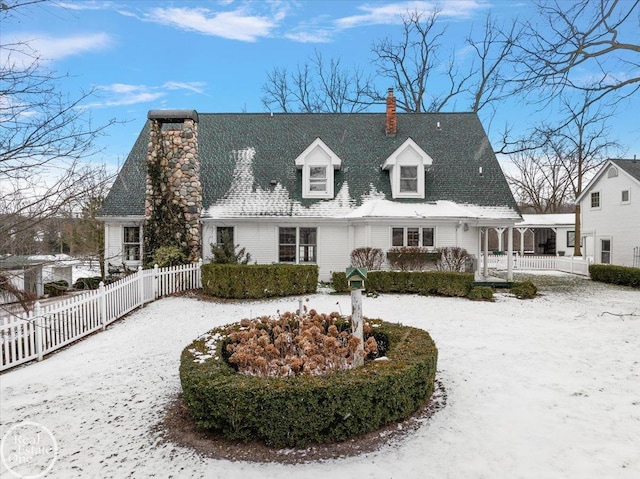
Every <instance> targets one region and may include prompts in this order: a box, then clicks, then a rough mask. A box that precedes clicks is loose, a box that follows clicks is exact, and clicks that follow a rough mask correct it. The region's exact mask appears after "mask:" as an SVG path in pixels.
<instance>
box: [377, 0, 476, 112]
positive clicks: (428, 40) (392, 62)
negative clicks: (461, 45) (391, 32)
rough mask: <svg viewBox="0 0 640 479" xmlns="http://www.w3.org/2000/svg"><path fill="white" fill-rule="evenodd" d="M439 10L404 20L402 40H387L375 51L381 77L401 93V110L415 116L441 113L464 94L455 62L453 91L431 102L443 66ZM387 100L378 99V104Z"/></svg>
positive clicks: (449, 66) (449, 65)
mask: <svg viewBox="0 0 640 479" xmlns="http://www.w3.org/2000/svg"><path fill="white" fill-rule="evenodd" d="M438 14H439V11H438V10H434V11H433V12H431V13H430V14H428V15H426V14H424V13H423V12H419V11H413V12H410V13H408V14H407V15H406V16H404V17H403V19H402V28H403V32H402V38H401V40H400V41H399V42H394V41H393V40H392V39H391V38H390V37H387V38H385V39H383V40H381V41H379V42H377V43H374V44H373V46H372V47H371V51H372V53H373V55H374V60H373V62H374V64H375V65H376V70H377V73H378V75H379V76H381V77H383V78H387V79H388V80H390V81H391V82H393V84H394V87H395V90H396V91H397V94H396V98H397V102H398V108H399V109H401V110H404V111H407V112H411V113H421V112H426V111H439V110H440V109H442V107H444V105H446V104H447V102H448V101H450V100H451V99H452V98H454V97H455V96H456V95H458V94H459V93H460V92H461V91H462V90H463V85H464V80H465V79H462V80H460V81H456V77H457V70H456V64H455V60H454V58H453V57H452V58H450V59H449V61H448V62H447V74H448V77H449V80H450V87H451V88H450V89H449V91H448V92H446V93H442V94H439V95H432V96H431V98H429V96H428V94H427V92H428V89H427V85H428V82H429V79H430V78H431V76H432V74H433V73H434V72H435V70H436V69H437V68H438V67H439V66H440V58H439V50H440V48H441V45H440V43H439V42H440V41H441V39H442V37H443V35H444V33H445V29H444V28H440V29H438V28H437V27H436V22H437V19H438ZM383 99H384V98H383V96H381V95H378V98H377V100H378V101H382V100H383Z"/></svg>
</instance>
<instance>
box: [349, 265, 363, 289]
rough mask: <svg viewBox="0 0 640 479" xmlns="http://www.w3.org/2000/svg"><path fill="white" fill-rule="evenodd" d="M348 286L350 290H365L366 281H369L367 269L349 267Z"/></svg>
mask: <svg viewBox="0 0 640 479" xmlns="http://www.w3.org/2000/svg"><path fill="white" fill-rule="evenodd" d="M346 274H347V284H348V285H349V288H350V289H364V281H365V280H366V279H367V268H353V267H349V268H347V270H346Z"/></svg>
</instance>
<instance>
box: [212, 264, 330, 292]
mask: <svg viewBox="0 0 640 479" xmlns="http://www.w3.org/2000/svg"><path fill="white" fill-rule="evenodd" d="M202 287H203V289H204V292H205V293H207V294H210V295H211V296H216V297H218V298H235V299H259V298H269V297H273V296H291V295H295V294H309V293H315V292H316V290H317V289H318V266H317V265H297V264H269V265H239V264H215V263H210V264H205V265H202Z"/></svg>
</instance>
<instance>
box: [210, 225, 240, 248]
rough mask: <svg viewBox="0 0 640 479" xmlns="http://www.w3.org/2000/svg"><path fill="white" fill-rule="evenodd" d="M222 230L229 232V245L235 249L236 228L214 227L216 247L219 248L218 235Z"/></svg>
mask: <svg viewBox="0 0 640 479" xmlns="http://www.w3.org/2000/svg"><path fill="white" fill-rule="evenodd" d="M222 230H231V243H232V244H233V245H234V247H235V241H236V227H235V226H216V233H215V234H216V235H215V239H216V243H215V244H216V245H218V246H221V245H222V242H221V241H220V235H221V234H222Z"/></svg>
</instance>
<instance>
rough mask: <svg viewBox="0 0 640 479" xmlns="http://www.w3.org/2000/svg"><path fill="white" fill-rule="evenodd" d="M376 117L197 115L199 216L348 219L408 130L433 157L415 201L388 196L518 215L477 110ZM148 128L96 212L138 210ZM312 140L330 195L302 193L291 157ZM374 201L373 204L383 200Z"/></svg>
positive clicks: (386, 191) (381, 178) (370, 196)
mask: <svg viewBox="0 0 640 479" xmlns="http://www.w3.org/2000/svg"><path fill="white" fill-rule="evenodd" d="M385 122H386V120H385V114H384V113H358V114H274V115H270V114H206V113H205V114H202V113H200V114H199V123H198V145H199V149H200V154H199V156H200V175H201V183H202V187H203V214H202V216H203V218H217V217H225V218H229V217H246V216H250V217H253V216H314V217H315V216H318V217H322V216H330V217H347V216H351V217H353V215H354V214H355V215H357V214H358V213H357V211H358V208H359V207H361V206H363V205H365V204H366V203H368V202H369V201H371V200H380V199H387V198H388V199H391V185H390V181H389V172H388V171H384V170H383V169H382V168H381V166H382V165H383V163H384V161H385V160H386V159H387V158H388V157H389V156H390V155H391V154H393V152H394V151H396V150H397V148H398V147H399V146H400V145H402V144H403V143H405V142H406V141H407V140H408V139H409V138H411V140H412V141H414V142H415V143H416V144H417V145H419V146H420V148H421V149H422V150H424V151H425V153H426V154H428V155H429V157H430V158H432V159H433V164H432V165H431V166H430V167H428V168H427V170H426V172H425V198H424V199H422V198H420V199H402V200H394V202H397V203H398V204H401V205H404V206H405V207H406V208H414V207H416V208H426V209H425V211H427V210H428V211H432V210H433V208H431V206H430V205H432V204H433V203H434V202H449V203H447V204H457V205H460V207H462V205H476V206H477V207H479V208H480V209H476V210H474V209H469V208H467V209H466V210H465V211H464V212H461V216H468V214H469V213H470V212H475V213H477V214H479V215H485V214H490V215H491V214H498V215H499V216H501V215H502V216H504V215H506V216H508V217H510V218H519V215H518V209H517V206H516V203H515V200H514V199H513V195H512V194H511V191H510V189H509V186H508V184H507V182H506V180H505V178H504V175H503V173H502V170H501V168H500V166H499V164H498V161H497V159H496V157H495V154H494V152H493V149H492V147H491V145H490V143H489V140H488V138H487V136H486V133H485V131H484V129H483V127H482V125H481V123H480V121H479V119H478V116H477V115H476V114H473V113H424V114H399V115H398V117H397V125H398V127H397V135H396V136H395V137H388V136H387V135H386V134H385ZM438 124H439V125H440V128H439V129H438V128H436V126H437V125H438ZM149 131H150V126H149V124H148V123H147V124H146V125H145V127H144V128H143V130H142V132H141V133H140V135H139V137H138V139H137V141H136V143H135V145H134V147H133V149H132V151H131V153H130V154H129V156H128V158H127V160H126V162H125V163H124V165H123V167H122V170H121V171H120V173H119V175H118V178H117V179H116V181H115V183H114V185H113V187H112V189H111V191H110V192H109V195H108V196H107V198H106V200H105V202H104V205H103V208H102V211H101V216H114V217H125V216H141V215H144V197H145V178H146V172H145V165H146V154H147V145H148V141H149ZM317 138H320V139H321V140H322V141H323V143H325V144H326V145H327V146H328V147H329V148H330V149H331V150H332V151H333V152H335V154H336V155H337V156H338V157H339V158H340V159H341V160H342V164H341V168H340V169H339V170H336V171H335V176H334V182H335V185H334V186H335V188H334V190H335V191H336V192H337V193H336V195H335V197H334V198H333V199H322V200H320V199H305V198H303V197H302V181H301V178H302V176H301V175H302V172H301V171H300V170H299V169H297V168H296V165H295V159H296V158H297V157H298V156H299V155H300V153H301V152H303V151H305V149H306V148H308V147H309V145H311V144H312V143H313V142H314V141H315V140H316V139H317ZM443 204H445V203H440V205H443ZM411 205H413V206H411ZM417 205H422V206H417ZM376 208H377V209H378V211H381V210H380V208H382V206H381V205H380V204H379V205H377V206H376ZM441 210H442V211H444V208H441ZM398 211H399V210H398ZM398 211H396V212H395V213H397V212H398ZM462 213H464V214H462Z"/></svg>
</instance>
